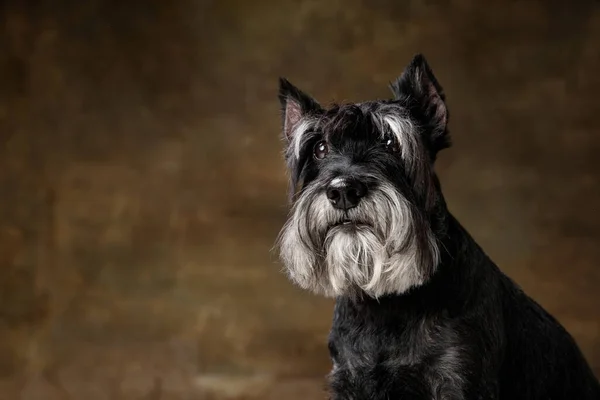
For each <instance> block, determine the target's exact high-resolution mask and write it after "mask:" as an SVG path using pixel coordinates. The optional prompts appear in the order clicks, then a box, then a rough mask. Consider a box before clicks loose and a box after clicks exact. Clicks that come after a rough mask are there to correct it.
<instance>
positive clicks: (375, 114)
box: [278, 55, 450, 297]
mask: <svg viewBox="0 0 600 400" xmlns="http://www.w3.org/2000/svg"><path fill="white" fill-rule="evenodd" d="M391 89H392V92H393V94H394V98H393V99H391V100H385V101H371V102H364V103H357V104H346V105H336V106H333V107H330V108H323V107H321V106H320V105H319V104H318V103H317V102H316V101H315V100H314V99H312V98H311V97H310V96H308V95H306V94H305V93H303V92H301V91H300V90H299V89H297V88H296V87H294V86H293V85H292V84H291V83H289V82H288V81H287V80H285V79H280V89H279V98H280V101H281V106H282V116H283V118H282V119H283V139H284V142H285V159H286V162H287V167H288V172H289V174H290V188H291V201H292V210H291V213H290V216H289V219H288V221H287V222H286V224H285V226H284V227H283V229H282V231H281V233H280V236H279V240H278V245H279V246H278V247H279V253H280V257H281V260H282V262H283V263H284V265H285V267H286V270H287V272H288V274H289V277H290V278H291V280H292V281H294V282H295V283H296V284H298V285H299V286H300V287H302V288H304V289H307V290H310V291H312V292H315V293H318V294H322V295H325V296H331V297H335V296H340V295H353V294H358V293H365V294H367V295H368V296H371V297H379V296H383V295H386V294H394V293H396V294H399V293H404V292H406V291H407V290H408V289H410V288H412V287H415V286H419V285H421V284H423V283H424V282H426V281H427V280H428V279H429V277H430V276H431V275H432V274H433V273H434V272H435V269H436V267H437V265H438V263H439V258H440V252H439V246H440V243H439V242H438V233H439V229H440V225H441V224H442V222H441V221H440V218H442V217H443V215H444V214H443V209H444V207H445V205H444V202H443V198H442V195H441V192H440V189H439V184H438V180H437V177H436V175H435V173H434V170H433V164H434V161H435V158H436V155H437V153H438V152H439V151H440V150H442V149H444V148H447V147H449V146H450V142H449V136H448V131H447V122H448V112H447V109H446V104H445V97H444V94H443V91H442V88H441V87H440V85H439V84H438V83H437V80H436V79H435V77H434V76H433V73H432V71H431V69H430V68H429V66H428V64H427V62H426V60H425V58H424V57H423V56H421V55H417V56H416V57H415V58H414V59H413V61H412V62H411V63H410V65H409V66H408V67H407V68H406V69H405V71H404V72H403V73H402V75H401V76H400V77H399V78H398V79H397V80H396V81H395V82H394V83H392V84H391Z"/></svg>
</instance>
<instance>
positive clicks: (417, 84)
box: [390, 54, 450, 156]
mask: <svg viewBox="0 0 600 400" xmlns="http://www.w3.org/2000/svg"><path fill="white" fill-rule="evenodd" d="M390 89H391V90H392V93H393V94H394V98H395V99H396V100H408V101H415V102H416V106H417V107H418V109H419V114H421V116H422V119H423V121H421V122H422V123H424V124H425V126H426V127H427V128H428V129H427V130H426V132H425V133H426V135H427V137H426V138H424V139H425V140H426V142H427V144H428V145H429V147H430V151H431V152H432V153H433V155H434V156H435V154H436V153H437V152H438V151H440V150H442V149H445V148H447V147H450V137H449V134H448V117H449V115H448V108H447V107H446V96H445V94H444V90H443V89H442V86H441V85H440V84H439V83H438V81H437V79H436V78H435V76H434V75H433V71H432V70H431V68H430V67H429V64H428V63H427V60H426V59H425V57H424V56H423V55H422V54H417V55H416V56H415V57H414V58H413V60H412V61H411V63H410V64H409V65H408V67H406V69H405V70H404V72H403V73H402V75H401V76H400V77H399V78H398V79H397V80H396V81H395V82H394V83H392V84H391V85H390Z"/></svg>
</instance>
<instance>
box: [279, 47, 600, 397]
mask: <svg viewBox="0 0 600 400" xmlns="http://www.w3.org/2000/svg"><path fill="white" fill-rule="evenodd" d="M390 88H391V91H392V93H393V96H390V97H391V98H390V99H387V100H378V101H366V102H362V103H348V104H337V105H336V104H334V105H332V106H329V107H322V106H321V105H320V104H319V103H318V102H317V101H316V100H315V99H314V98H313V97H311V96H309V95H308V94H306V93H304V92H302V91H301V90H300V89H298V88H297V87H295V86H294V85H293V84H291V83H290V82H289V81H288V80H286V79H285V78H279V100H280V103H281V109H282V111H281V116H282V137H283V142H284V146H283V147H284V158H285V162H286V164H287V172H288V175H289V186H290V193H289V195H290V203H291V207H290V213H289V218H288V219H287V221H286V222H285V224H284V226H283V228H282V229H281V232H280V234H279V235H278V238H277V243H276V247H275V249H276V251H277V252H278V255H279V258H280V260H281V262H282V264H283V266H284V269H285V271H286V272H287V275H288V276H289V279H290V280H291V281H292V282H294V283H295V284H296V285H297V286H299V287H300V288H303V289H305V290H307V291H310V292H312V293H314V294H317V295H321V296H326V297H332V298H335V307H334V316H333V324H332V328H331V331H330V334H329V353H330V357H331V361H332V365H333V366H332V369H331V372H330V373H329V375H328V385H327V386H328V392H329V396H330V399H332V400H399V399H411V400H420V399H427V400H432V399H435V400H441V399H444V400H471V399H473V400H474V399H486V400H496V399H502V400H520V399H522V400H551V399H552V400H592V399H593V400H598V399H600V384H599V382H598V379H597V378H596V377H595V376H594V373H593V372H592V369H591V367H590V366H589V364H588V363H587V361H586V359H585V358H584V356H583V353H582V352H581V350H580V349H579V347H578V345H577V344H576V342H575V340H574V339H573V337H572V336H571V335H570V334H569V333H568V332H567V331H566V330H565V329H564V328H563V327H562V326H561V324H560V323H559V322H558V321H557V320H556V319H555V318H554V317H553V316H552V315H550V314H549V313H548V312H547V311H545V310H544V309H543V308H542V307H541V306H540V305H539V304H538V303H536V302H535V301H534V300H533V299H531V298H530V297H528V296H527V294H525V293H524V292H523V290H522V289H521V288H520V287H519V286H518V285H517V284H516V283H515V282H513V281H512V280H511V279H510V278H508V277H507V276H506V275H505V274H503V273H502V272H501V271H500V270H499V268H498V267H497V266H496V265H495V264H494V262H493V261H492V260H490V258H488V256H487V255H486V253H485V252H484V250H483V249H482V248H481V247H480V246H479V245H478V244H477V243H476V242H475V240H474V239H473V238H472V237H471V236H470V234H469V233H468V232H467V230H466V229H465V228H464V227H463V226H462V225H461V224H460V223H459V221H457V219H456V218H455V217H454V216H453V215H452V213H451V212H450V211H449V210H448V207H447V205H446V202H445V200H444V196H443V194H442V190H441V185H440V182H439V179H438V177H437V175H436V172H435V169H434V164H435V161H436V157H437V155H438V153H439V152H440V151H441V150H443V149H446V148H449V147H450V146H451V141H450V135H449V129H448V118H449V113H448V109H447V105H446V98H445V94H444V91H443V89H442V87H441V85H440V84H439V83H438V81H437V79H436V78H435V76H434V74H433V72H432V69H431V68H430V66H429V64H428V62H427V60H426V59H425V57H424V56H423V55H422V54H417V55H416V56H415V57H414V58H413V59H412V61H411V62H410V63H409V65H408V66H407V67H406V68H405V69H404V71H403V72H402V74H401V75H400V77H399V78H397V79H396V80H395V81H394V82H393V83H391V84H390Z"/></svg>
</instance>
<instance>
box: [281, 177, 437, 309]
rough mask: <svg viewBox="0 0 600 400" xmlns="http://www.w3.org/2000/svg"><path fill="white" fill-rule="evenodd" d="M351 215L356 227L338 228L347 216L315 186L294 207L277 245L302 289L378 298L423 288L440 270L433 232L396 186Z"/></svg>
mask: <svg viewBox="0 0 600 400" xmlns="http://www.w3.org/2000/svg"><path fill="white" fill-rule="evenodd" d="M347 216H348V217H349V218H350V219H351V220H352V221H353V224H349V225H334V224H336V223H337V222H339V221H340V219H341V218H342V217H343V213H341V211H339V210H336V209H334V208H333V207H332V206H331V205H330V204H329V201H328V200H327V198H326V196H325V194H323V193H318V192H317V191H316V189H315V188H310V187H309V188H307V190H306V191H305V192H304V193H303V194H302V196H301V197H300V198H299V199H298V201H297V202H296V203H295V204H294V206H293V208H292V212H291V216H290V219H289V220H288V222H287V223H286V224H285V226H284V227H283V229H282V231H281V234H280V237H279V241H278V242H279V243H278V244H279V253H280V257H281V260H282V262H283V264H284V266H285V268H286V270H287V273H288V275H289V278H290V279H291V280H292V281H293V282H295V283H296V284H297V285H298V286H300V287H301V288H303V289H306V290H309V291H311V292H314V293H316V294H320V295H324V296H327V297H337V296H343V295H351V294H353V293H354V292H356V291H357V290H362V291H363V292H364V293H366V294H367V295H368V296H371V297H374V298H377V297H381V296H383V295H387V294H401V293H404V292H406V291H407V290H409V289H410V288H412V287H415V286H419V285H422V284H423V283H424V282H425V281H426V280H427V279H428V278H429V275H430V274H431V273H432V272H433V271H434V270H435V268H436V267H437V265H438V263H439V248H438V244H437V241H436V239H435V237H434V235H433V234H432V232H431V229H430V228H429V227H426V228H425V229H424V227H423V224H420V225H418V226H417V225H416V224H417V218H416V214H415V210H414V207H412V206H411V205H410V203H409V202H408V201H407V200H406V199H405V198H403V197H402V196H400V194H399V193H398V192H397V191H396V190H394V188H393V187H392V186H391V185H387V184H383V185H380V186H379V187H378V188H377V189H376V190H374V191H372V192H371V193H370V195H369V196H367V197H366V198H364V199H363V200H362V201H361V203H360V204H359V206H358V207H356V208H353V209H351V210H349V211H348V215H347ZM354 223H356V224H354ZM332 225H334V226H332ZM417 227H419V228H420V230H417V229H416V228H417Z"/></svg>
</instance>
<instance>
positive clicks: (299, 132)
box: [292, 119, 315, 158]
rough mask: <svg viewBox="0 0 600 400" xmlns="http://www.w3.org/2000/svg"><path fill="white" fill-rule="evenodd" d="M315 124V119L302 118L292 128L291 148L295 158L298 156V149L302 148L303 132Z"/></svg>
mask: <svg viewBox="0 0 600 400" xmlns="http://www.w3.org/2000/svg"><path fill="white" fill-rule="evenodd" d="M314 125H315V121H314V120H312V119H304V120H302V121H301V122H300V123H299V124H298V126H297V127H295V128H294V133H293V135H292V137H293V142H292V143H293V149H294V155H295V156H296V158H300V149H301V148H302V143H303V140H302V139H303V137H304V136H306V135H305V134H306V133H307V132H308V131H309V130H310V129H311V128H313V127H314Z"/></svg>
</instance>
